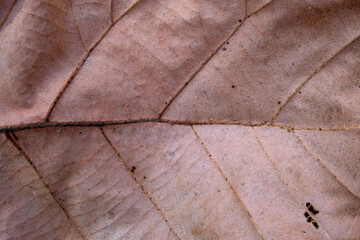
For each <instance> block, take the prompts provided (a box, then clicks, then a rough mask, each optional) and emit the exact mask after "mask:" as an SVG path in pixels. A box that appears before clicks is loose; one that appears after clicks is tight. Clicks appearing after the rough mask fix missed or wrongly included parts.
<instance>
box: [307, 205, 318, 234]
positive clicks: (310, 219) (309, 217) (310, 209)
mask: <svg viewBox="0 0 360 240" xmlns="http://www.w3.org/2000/svg"><path fill="white" fill-rule="evenodd" d="M306 207H307V209H308V210H309V212H311V213H312V214H314V215H316V214H318V213H319V211H318V210H316V209H315V208H314V207H313V205H311V203H309V202H307V203H306ZM304 216H305V218H306V221H307V222H308V223H310V222H311V223H312V224H313V225H314V227H315V228H319V224H318V223H317V222H316V221H315V220H314V219H313V218H312V217H311V216H310V214H309V213H308V212H305V213H304Z"/></svg>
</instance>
